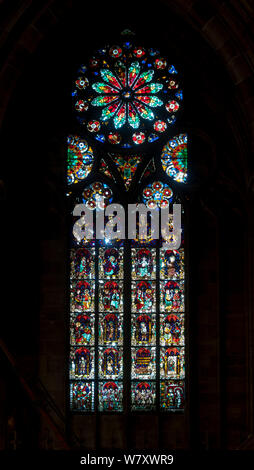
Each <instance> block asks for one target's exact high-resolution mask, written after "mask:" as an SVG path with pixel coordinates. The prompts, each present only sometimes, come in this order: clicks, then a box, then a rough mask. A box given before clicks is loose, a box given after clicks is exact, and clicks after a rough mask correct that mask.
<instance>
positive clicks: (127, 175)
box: [110, 154, 141, 189]
mask: <svg viewBox="0 0 254 470" xmlns="http://www.w3.org/2000/svg"><path fill="white" fill-rule="evenodd" d="M110 156H111V158H112V160H113V161H114V163H115V165H116V166H117V169H118V171H119V173H120V175H121V177H122V178H123V181H124V184H125V187H126V189H129V186H130V184H131V182H132V180H133V177H134V175H135V173H136V170H137V168H138V165H139V163H140V161H141V156H139V155H133V156H123V155H113V154H111V155H110Z"/></svg>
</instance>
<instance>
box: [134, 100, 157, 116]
mask: <svg viewBox="0 0 254 470" xmlns="http://www.w3.org/2000/svg"><path fill="white" fill-rule="evenodd" d="M135 106H136V108H137V110H138V112H139V114H140V116H141V117H142V118H143V119H149V121H152V120H153V119H154V114H153V112H152V110H151V109H149V108H147V106H145V105H143V104H142V103H140V102H138V101H135Z"/></svg>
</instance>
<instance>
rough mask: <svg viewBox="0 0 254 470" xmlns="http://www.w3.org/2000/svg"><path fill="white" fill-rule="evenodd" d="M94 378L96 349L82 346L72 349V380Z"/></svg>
mask: <svg viewBox="0 0 254 470" xmlns="http://www.w3.org/2000/svg"><path fill="white" fill-rule="evenodd" d="M93 378H94V348H90V347H85V346H81V347H78V348H75V347H71V349H70V379H93Z"/></svg>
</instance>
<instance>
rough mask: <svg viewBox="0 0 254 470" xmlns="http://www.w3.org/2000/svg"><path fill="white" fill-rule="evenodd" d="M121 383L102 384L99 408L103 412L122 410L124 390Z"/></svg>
mask: <svg viewBox="0 0 254 470" xmlns="http://www.w3.org/2000/svg"><path fill="white" fill-rule="evenodd" d="M122 387H123V386H122V384H121V383H116V382H106V383H103V384H100V390H99V408H100V410H101V411H121V410H122V393H123V388H122Z"/></svg>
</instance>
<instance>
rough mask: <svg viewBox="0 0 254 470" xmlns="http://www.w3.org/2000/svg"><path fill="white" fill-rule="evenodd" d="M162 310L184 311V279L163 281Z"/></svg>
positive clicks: (161, 285) (161, 286)
mask: <svg viewBox="0 0 254 470" xmlns="http://www.w3.org/2000/svg"><path fill="white" fill-rule="evenodd" d="M160 288H161V311H162V312H183V311H184V283H183V281H164V282H163V281H161V283H160Z"/></svg>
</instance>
